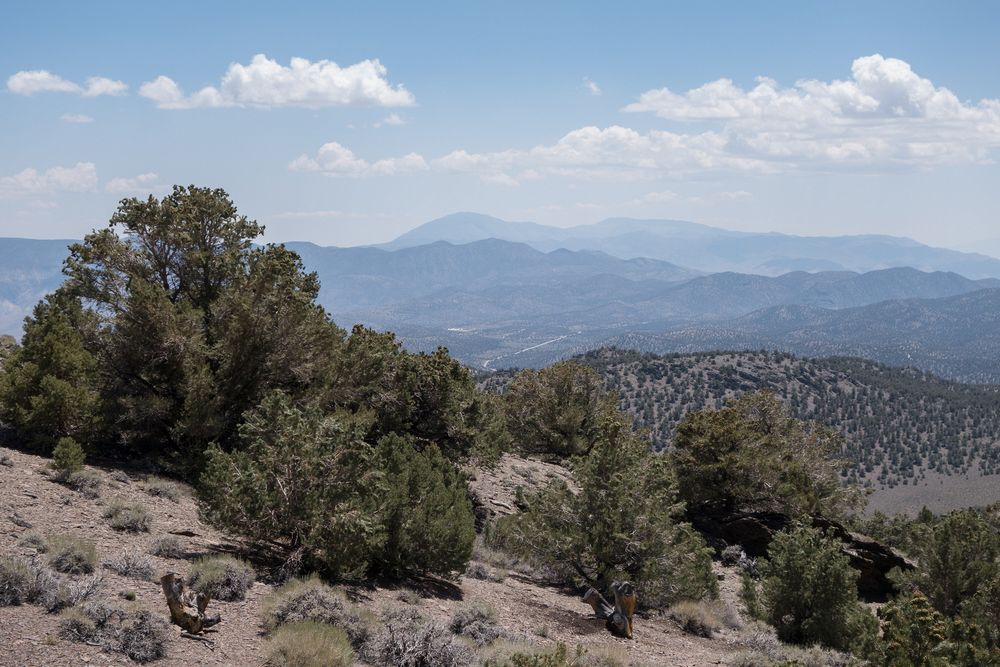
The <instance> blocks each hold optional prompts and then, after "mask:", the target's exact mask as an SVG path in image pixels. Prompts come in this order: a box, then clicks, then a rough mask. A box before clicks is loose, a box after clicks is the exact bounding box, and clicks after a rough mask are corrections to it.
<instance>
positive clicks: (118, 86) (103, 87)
mask: <svg viewBox="0 0 1000 667" xmlns="http://www.w3.org/2000/svg"><path fill="white" fill-rule="evenodd" d="M127 92H128V86H127V85H125V84H124V83H123V82H121V81H117V80H115V79H109V78H107V77H104V76H92V77H90V78H89V79H87V87H86V88H84V89H83V96H84V97H98V96H99V95H111V96H114V97H120V96H122V95H124V94H125V93H127Z"/></svg>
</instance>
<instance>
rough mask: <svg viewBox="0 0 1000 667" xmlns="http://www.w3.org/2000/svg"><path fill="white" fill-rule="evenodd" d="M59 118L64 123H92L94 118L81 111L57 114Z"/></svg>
mask: <svg viewBox="0 0 1000 667" xmlns="http://www.w3.org/2000/svg"><path fill="white" fill-rule="evenodd" d="M59 120H61V121H62V122H64V123H93V122H94V119H93V118H91V117H90V116H88V115H86V114H82V113H64V114H63V115H61V116H59Z"/></svg>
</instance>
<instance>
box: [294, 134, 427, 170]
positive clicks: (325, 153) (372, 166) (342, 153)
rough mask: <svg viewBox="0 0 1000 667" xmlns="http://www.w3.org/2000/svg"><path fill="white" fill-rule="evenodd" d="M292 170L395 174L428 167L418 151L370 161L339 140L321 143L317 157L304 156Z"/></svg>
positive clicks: (300, 157) (295, 162)
mask: <svg viewBox="0 0 1000 667" xmlns="http://www.w3.org/2000/svg"><path fill="white" fill-rule="evenodd" d="M288 168H289V169H291V170H292V171H316V172H321V173H323V174H326V175H327V176H355V177H360V176H392V175H394V174H404V173H408V172H413V171H422V170H424V169H427V161H426V160H424V158H423V157H421V156H420V155H418V154H416V153H409V154H408V155H403V156H401V157H393V158H385V159H382V160H377V161H375V162H369V161H368V160H364V159H362V158H359V157H357V156H355V155H354V152H353V151H351V150H350V149H349V148H346V147H345V146H342V145H340V144H338V143H337V142H335V141H331V142H330V143H326V144H323V145H322V146H320V148H319V151H317V153H316V157H310V156H308V155H305V154H303V155H300V156H299V157H297V158H296V159H295V160H293V161H292V162H291V164H289V165H288Z"/></svg>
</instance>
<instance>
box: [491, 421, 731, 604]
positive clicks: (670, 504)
mask: <svg viewBox="0 0 1000 667" xmlns="http://www.w3.org/2000/svg"><path fill="white" fill-rule="evenodd" d="M629 423H630V422H629V420H628V419H627V418H626V417H625V416H623V415H621V414H620V413H618V412H617V411H616V410H614V409H613V408H608V409H606V411H605V414H604V418H603V421H602V422H601V425H600V427H599V429H598V433H597V435H596V437H595V440H594V442H593V443H592V444H591V447H590V451H589V453H588V454H587V456H586V457H582V458H580V459H579V460H578V461H577V463H576V465H575V466H574V471H573V472H574V477H575V479H576V482H577V484H578V485H579V487H580V490H579V492H578V493H576V492H574V491H573V490H571V489H570V488H569V487H568V486H567V485H566V483H565V482H562V481H554V482H551V483H550V484H549V485H548V486H547V487H545V488H544V489H542V490H541V491H539V492H538V493H536V494H534V495H532V496H529V497H528V498H526V502H527V510H526V511H525V512H523V513H521V514H517V515H512V516H509V517H505V518H503V519H501V520H500V521H499V522H498V523H497V525H496V527H495V529H494V530H492V531H491V534H490V540H491V541H493V543H494V545H495V546H499V547H502V548H505V549H507V550H511V551H513V552H514V553H515V554H517V555H522V556H524V557H526V558H528V559H529V560H531V561H533V563H534V564H535V565H536V567H537V568H544V569H546V570H548V571H549V572H551V574H552V578H554V579H556V580H559V581H561V582H562V583H567V584H574V585H580V584H584V583H585V584H587V585H591V586H594V587H595V588H596V589H598V590H599V591H603V592H605V593H606V592H607V591H608V590H609V589H610V585H611V583H612V582H614V581H622V580H626V581H630V582H632V583H633V584H634V585H635V587H636V589H637V591H638V597H639V601H640V604H641V605H643V606H644V607H647V608H654V609H655V608H664V607H666V606H668V605H670V604H672V603H674V602H677V601H679V600H683V599H701V598H705V597H709V598H712V597H715V596H716V595H717V592H718V583H717V580H716V577H715V574H714V573H713V572H712V559H711V550H710V549H709V548H708V547H707V546H706V545H705V542H704V540H702V539H701V537H700V536H699V535H698V533H697V532H696V531H695V530H694V529H693V528H692V527H691V526H690V525H688V524H685V523H681V522H680V520H679V518H680V515H681V513H682V510H683V506H682V505H681V504H679V503H678V502H677V493H676V480H675V478H674V475H673V471H672V470H671V468H670V465H669V462H668V461H667V459H666V458H665V457H663V456H660V455H657V454H655V453H653V452H652V451H650V448H649V443H648V442H647V441H646V440H645V439H643V438H642V437H640V436H639V435H637V434H636V433H634V432H633V431H632V429H631V427H630V425H629Z"/></svg>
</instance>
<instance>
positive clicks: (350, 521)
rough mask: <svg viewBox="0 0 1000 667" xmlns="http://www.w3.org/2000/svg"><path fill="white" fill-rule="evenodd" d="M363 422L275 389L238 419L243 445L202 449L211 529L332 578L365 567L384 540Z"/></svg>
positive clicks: (204, 505)
mask: <svg viewBox="0 0 1000 667" xmlns="http://www.w3.org/2000/svg"><path fill="white" fill-rule="evenodd" d="M366 428H367V427H365V426H364V425H357V424H353V423H352V422H350V421H346V420H344V419H341V418H339V417H334V416H329V415H324V414H323V413H322V412H321V411H319V410H318V409H313V408H310V409H302V408H299V407H297V406H296V405H295V404H294V403H293V401H292V400H291V398H289V397H288V396H287V395H284V394H280V393H274V394H271V395H269V396H268V397H267V398H265V399H264V400H263V401H262V402H261V404H260V406H259V407H258V408H257V409H255V410H252V411H250V412H248V413H247V414H246V415H245V416H244V421H243V425H242V426H241V427H240V437H241V441H242V443H243V447H242V448H241V449H239V450H237V451H233V452H225V451H223V450H222V449H220V448H213V449H211V450H210V451H209V453H208V461H207V465H206V469H205V473H204V474H203V475H202V477H201V484H200V487H199V492H200V499H201V503H200V507H201V510H202V513H203V515H204V516H205V518H206V519H207V520H208V521H209V522H210V523H212V524H213V525H215V526H218V527H220V528H223V529H226V530H231V531H235V532H238V533H240V534H242V535H244V536H246V537H247V538H249V539H251V540H254V541H259V542H262V543H266V544H275V543H278V544H285V545H287V548H288V554H289V556H293V555H294V556H295V557H298V556H300V555H301V556H303V557H304V558H305V560H306V561H308V564H310V565H313V566H316V567H317V568H322V569H324V570H326V571H327V572H329V573H330V574H331V575H332V576H334V577H337V578H351V577H360V576H361V575H363V574H365V573H366V572H367V571H368V570H369V566H370V563H371V561H372V559H373V557H374V555H375V553H376V550H377V549H378V548H379V546H380V545H381V544H382V542H383V540H384V538H385V536H384V531H383V527H382V522H381V520H380V516H379V508H380V507H381V505H382V496H383V495H384V493H385V486H384V481H383V476H382V475H381V473H380V472H379V471H378V470H377V468H378V466H377V465H375V452H374V448H373V447H371V446H370V445H368V444H366V443H365V442H363V441H362V440H361V439H360V435H359V431H363V430H366Z"/></svg>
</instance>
